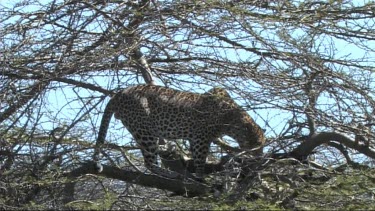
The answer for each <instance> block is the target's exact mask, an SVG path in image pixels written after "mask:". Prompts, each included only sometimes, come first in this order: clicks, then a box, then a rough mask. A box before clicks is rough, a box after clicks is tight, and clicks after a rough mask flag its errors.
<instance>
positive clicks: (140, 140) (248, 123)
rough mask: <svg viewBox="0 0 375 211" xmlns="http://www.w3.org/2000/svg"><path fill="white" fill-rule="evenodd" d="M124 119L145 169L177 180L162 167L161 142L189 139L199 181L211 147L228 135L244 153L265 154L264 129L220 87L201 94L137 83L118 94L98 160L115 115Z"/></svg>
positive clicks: (103, 127)
mask: <svg viewBox="0 0 375 211" xmlns="http://www.w3.org/2000/svg"><path fill="white" fill-rule="evenodd" d="M113 114H114V116H115V118H116V119H118V120H120V121H121V122H122V124H123V125H124V126H125V127H126V128H127V130H128V131H129V133H130V134H131V135H132V137H133V138H134V139H135V141H136V143H137V144H138V146H139V148H140V150H141V153H142V155H143V160H144V165H145V167H146V168H147V169H149V170H150V171H151V172H152V173H154V174H157V175H160V176H164V177H169V178H177V177H179V176H181V175H179V174H178V173H176V172H171V171H169V170H167V169H164V168H162V167H159V165H158V157H157V156H158V147H159V141H160V140H177V139H183V140H187V141H188V142H189V145H190V153H191V155H192V159H193V165H194V168H195V177H196V178H198V179H201V178H204V176H205V175H204V174H205V164H206V159H207V156H208V154H209V149H210V145H211V143H212V142H213V141H214V140H215V139H217V138H220V137H222V136H224V135H227V136H229V137H231V138H233V139H234V140H236V141H237V142H238V145H239V147H240V148H241V149H244V150H252V153H253V154H254V155H261V154H262V150H263V145H264V144H265V135H264V131H263V129H262V128H261V127H260V126H259V125H258V124H257V123H256V122H255V121H254V120H253V119H252V118H251V117H250V115H249V114H248V113H247V112H246V111H245V110H244V109H243V108H242V107H241V106H240V105H239V104H237V103H236V102H235V101H234V100H233V99H232V98H231V97H230V95H229V93H228V92H227V91H226V90H225V89H224V88H220V87H214V88H212V89H210V90H208V91H207V92H205V93H202V94H199V93H194V92H188V91H180V90H176V89H172V88H167V87H163V86H158V85H148V84H143V85H134V86H129V87H127V88H125V89H123V90H122V91H120V92H117V93H116V94H114V95H113V97H112V98H111V99H110V100H109V102H108V104H107V105H106V107H105V110H104V114H103V117H102V120H101V124H100V128H99V133H98V137H97V139H96V146H95V152H94V156H93V157H94V160H95V161H96V162H98V160H99V152H100V148H101V147H102V145H103V144H104V142H105V138H106V134H107V130H108V127H109V123H110V121H111V118H112V116H113Z"/></svg>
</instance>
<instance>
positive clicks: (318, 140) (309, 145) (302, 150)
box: [290, 132, 375, 159]
mask: <svg viewBox="0 0 375 211" xmlns="http://www.w3.org/2000/svg"><path fill="white" fill-rule="evenodd" d="M330 141H336V142H339V143H340V144H342V145H344V146H346V147H349V148H351V149H355V150H357V151H358V152H360V153H362V154H364V155H366V156H368V157H370V158H375V150H373V149H371V148H370V147H368V146H364V145H359V144H356V142H355V141H354V140H352V139H350V138H349V137H347V136H345V135H343V134H340V133H337V132H322V133H318V134H314V135H312V136H311V137H310V138H309V139H307V140H306V141H305V142H303V143H301V145H299V146H298V147H297V148H295V149H294V150H293V151H292V152H291V153H290V155H291V156H292V157H295V158H297V159H303V158H306V157H307V156H308V155H309V154H311V153H312V151H313V150H314V149H315V148H316V147H317V146H320V145H322V144H326V143H329V142H330Z"/></svg>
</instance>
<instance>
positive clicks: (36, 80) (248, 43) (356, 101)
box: [0, 0, 375, 207]
mask: <svg viewBox="0 0 375 211" xmlns="http://www.w3.org/2000/svg"><path fill="white" fill-rule="evenodd" d="M0 4H1V9H0V14H1V15H0V20H1V21H0V22H1V27H0V35H1V36H0V38H1V44H0V49H1V50H0V52H1V54H0V55H1V58H0V62H1V73H0V80H1V83H0V99H1V101H0V140H1V144H0V147H1V148H0V152H1V153H0V154H1V156H0V158H1V161H2V164H1V182H2V183H1V184H2V185H1V187H2V190H4V191H3V193H4V196H6V197H4V201H2V202H1V203H2V204H4V205H3V206H25V204H29V203H30V202H34V201H39V202H40V201H42V202H43V203H44V204H45V203H46V201H53V203H52V202H51V203H52V204H50V205H49V206H52V207H58V206H60V205H58V204H55V203H61V200H60V199H59V196H61V195H63V196H64V197H63V198H64V200H63V201H64V203H66V202H68V201H71V200H74V197H72V196H73V195H72V191H73V190H72V189H73V188H74V184H75V182H69V181H66V180H65V179H66V178H69V179H73V178H77V177H79V176H82V175H84V174H87V173H92V174H98V172H95V169H93V168H92V166H93V165H92V163H90V162H86V161H88V160H90V159H91V155H92V150H93V146H94V140H95V137H96V133H97V130H98V124H99V122H100V119H101V114H102V111H103V110H104V106H105V103H106V102H107V100H108V98H109V97H108V96H110V95H112V94H113V93H115V92H117V91H118V90H120V89H122V88H126V87H128V86H129V85H133V84H139V83H150V84H158V85H162V86H167V87H172V88H175V89H180V90H193V91H194V92H200V93H202V92H204V91H207V90H208V89H209V88H210V87H212V86H220V87H224V88H226V89H227V90H228V91H229V92H230V93H231V95H232V97H233V98H234V99H235V100H236V101H237V102H238V103H240V104H241V105H242V106H243V107H244V108H245V109H246V110H247V111H249V113H250V114H251V116H253V118H254V119H255V121H256V122H257V123H258V124H259V125H260V126H261V127H262V128H264V129H265V131H266V136H267V145H266V147H265V150H264V151H265V156H264V157H263V159H261V161H259V162H260V163H262V165H260V163H259V162H255V161H254V160H251V159H250V158H249V157H246V156H245V157H243V156H242V155H234V154H233V152H235V151H236V148H234V147H232V146H231V145H230V144H227V143H228V142H225V141H229V140H224V141H220V140H218V141H217V142H216V144H217V146H216V145H215V147H214V148H212V149H211V150H212V154H213V155H212V157H211V158H210V159H212V160H214V161H216V162H214V163H209V164H208V165H207V169H209V170H208V171H209V172H211V173H212V172H218V171H219V172H226V173H223V174H225V175H228V173H227V172H228V171H225V168H227V167H228V166H231V165H232V164H233V163H237V164H239V163H242V164H243V165H242V166H241V168H240V171H238V172H236V171H235V170H234V169H233V168H232V169H230V172H231V174H235V173H239V174H242V175H245V179H243V180H242V183H241V184H242V185H240V186H238V188H237V189H236V188H234V190H235V191H233V193H239V192H241V191H242V192H244V191H246V190H248V189H249V188H250V186H251V185H253V186H254V182H251V181H254V178H255V176H254V172H256V174H257V175H258V176H259V174H261V172H262V171H263V170H264V169H262V168H259V166H265V165H263V164H264V163H270V162H269V161H270V160H272V161H275V160H278V159H281V158H292V159H295V161H301V162H302V161H303V162H305V161H306V160H308V159H311V157H312V155H314V157H315V162H314V165H315V167H316V168H318V167H319V168H323V169H324V168H325V167H338V166H341V165H347V164H349V165H351V166H359V165H360V166H369V167H371V166H373V159H374V158H375V149H374V121H373V113H374V108H375V102H374V99H373V98H374V81H373V78H374V77H373V71H374V51H375V50H374V49H375V43H374V39H375V33H374V28H375V27H374V25H375V22H374V16H375V14H374V13H375V5H374V3H373V2H371V1H368V2H367V3H366V2H365V3H359V2H352V1H345V0H344V1H327V2H325V1H314V0H306V1H292V0H288V1H258V0H253V1H156V0H153V1H148V0H140V1H119V0H109V1H95V0H91V1H76V0H67V1H58V0H54V1H48V2H46V1H40V0H26V1H19V2H12V3H7V2H2V3H0ZM113 122H114V123H115V124H111V127H112V128H110V131H109V133H110V135H109V136H108V137H107V138H108V140H107V141H108V142H109V143H110V144H108V145H107V146H106V147H105V149H104V153H105V160H104V161H103V162H107V165H104V171H103V172H102V173H100V175H101V176H104V178H112V179H116V180H115V181H118V180H122V181H126V187H127V188H125V189H126V190H127V192H126V193H125V192H119V193H117V194H119V195H120V196H122V195H126V194H134V192H132V191H131V190H133V189H136V188H135V186H132V185H129V184H130V183H135V184H140V185H142V186H149V187H157V188H159V189H165V190H169V191H173V192H174V193H176V194H182V195H183V194H186V190H187V192H188V193H189V194H190V195H201V194H204V193H206V192H209V191H214V192H215V191H219V192H220V191H222V189H220V188H219V187H215V188H213V187H212V185H208V184H199V183H186V182H184V181H175V180H173V181H171V180H167V179H165V178H160V177H157V176H156V175H150V174H147V173H145V172H144V168H143V165H142V162H141V160H142V159H140V160H139V156H138V148H137V146H136V144H134V142H133V141H132V138H131V136H129V134H127V133H126V130H122V128H123V126H122V125H121V124H120V122H118V121H113ZM117 129H121V131H124V132H116V131H119V130H117ZM178 143H179V144H180V145H178V147H177V149H183V146H184V141H183V140H180V141H179V142H178ZM179 146H181V148H180V147H179ZM172 148H174V147H172ZM174 149H176V148H174ZM183 152H184V151H183V150H182V151H181V150H177V151H172V152H171V151H170V150H168V151H167V153H161V154H162V157H163V158H167V157H168V156H172V157H173V158H177V159H175V161H176V162H169V163H168V162H164V165H166V166H168V167H170V168H172V169H174V170H176V171H181V168H186V165H187V166H191V165H188V164H187V163H189V160H183V159H182V161H181V153H183ZM223 152H226V153H229V155H228V156H227V157H225V159H221V161H218V159H220V157H222V153H223ZM249 159H250V160H249ZM165 161H166V160H165ZM231 162H232V163H231ZM254 162H255V164H254ZM271 163H272V162H271ZM229 164H230V165H229ZM270 165H271V164H270ZM272 165H273V164H272ZM224 166H225V167H224ZM232 166H233V165H232ZM246 166H247V168H245V167H246ZM266 166H267V165H266ZM117 167H120V168H117ZM268 167H269V166H268ZM271 167H272V168H273V167H275V166H271ZM228 168H229V167H228ZM277 168H278V167H277ZM254 169H255V170H254ZM233 172H234V173H233ZM265 172H266V171H265ZM223 174H220V173H219V174H218V178H224V177H223V176H222V175H223ZM246 175H247V176H248V175H253V176H251V177H250V176H248V177H247V176H246ZM232 176H233V175H232ZM83 178H84V179H83V182H86V183H87V184H86V185H84V187H89V188H98V187H96V186H95V184H98V183H97V182H98V181H101V180H99V179H93V180H94V181H96V182H93V181H91V180H90V179H88V178H87V177H83ZM225 178H227V177H225ZM247 178H251V180H250V179H247ZM41 181H44V182H41ZM90 181H91V183H90ZM106 181H107V180H106ZM111 181H112V180H111ZM225 181H226V182H228V180H225ZM81 182H82V181H81ZM258 182H260V183H261V180H258ZM107 183H108V182H107ZM107 183H105V184H104V185H103V187H105V186H106V185H108V184H107ZM226 184H228V183H226ZM243 184H247V185H243ZM112 185H113V184H112ZM118 185H119V184H117V183H116V188H115V189H116V190H118ZM56 187H57V188H56ZM121 187H122V186H121ZM75 188H76V190H75V193H77V192H80V190H77V185H76V186H75ZM241 188H242V189H241ZM104 189H105V188H104ZM227 191H228V190H227ZM3 193H2V194H3ZM20 193H22V194H20ZM46 193H49V194H50V196H51V197H52V198H54V197H55V199H53V200H52V199H51V198H50V199H46V198H44V196H45V195H46ZM61 193H64V194H61ZM81 193H82V194H81V196H82V197H83V198H85V199H87V198H90V197H94V196H92V195H83V194H85V193H87V192H84V190H82V192H81ZM76 195H77V194H76ZM232 196H237V195H232Z"/></svg>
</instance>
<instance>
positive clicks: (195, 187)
mask: <svg viewBox="0 0 375 211" xmlns="http://www.w3.org/2000/svg"><path fill="white" fill-rule="evenodd" d="M95 166H96V163H95V162H92V161H89V162H87V163H84V164H83V165H82V166H81V167H79V168H76V169H74V170H73V171H71V172H69V173H68V174H67V175H66V176H68V177H71V178H72V177H73V178H75V177H79V176H82V175H85V174H95V175H100V176H104V177H106V178H112V179H118V180H121V181H125V182H129V183H134V184H138V185H142V186H145V187H152V188H159V189H163V190H168V191H172V192H174V193H176V194H179V195H185V196H196V195H202V194H204V193H206V192H208V191H210V187H209V186H207V185H205V184H203V183H199V182H196V181H193V180H186V181H183V180H177V179H169V178H165V177H160V176H158V175H154V174H144V173H143V172H135V171H130V170H125V169H119V168H117V167H112V166H108V165H103V171H101V172H100V173H99V172H98V171H97V169H96V168H95ZM69 185H70V186H71V183H70V184H67V187H70V186H69ZM68 190H70V191H71V188H68ZM70 195H71V194H70Z"/></svg>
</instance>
